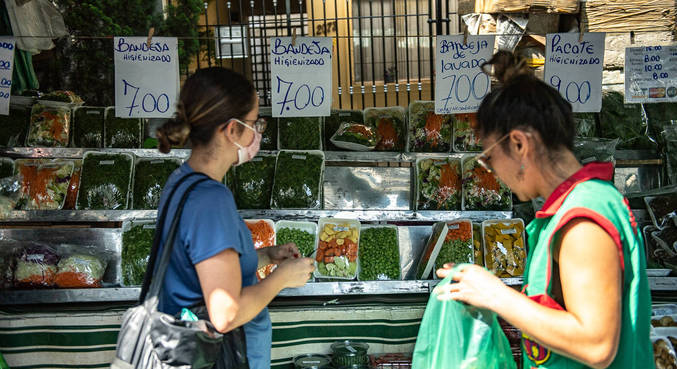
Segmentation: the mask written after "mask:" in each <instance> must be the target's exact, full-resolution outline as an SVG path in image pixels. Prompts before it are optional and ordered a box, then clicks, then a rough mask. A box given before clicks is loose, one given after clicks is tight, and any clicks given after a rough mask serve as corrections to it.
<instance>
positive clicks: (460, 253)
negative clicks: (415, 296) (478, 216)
mask: <svg viewBox="0 0 677 369" xmlns="http://www.w3.org/2000/svg"><path fill="white" fill-rule="evenodd" d="M447 228H448V232H447V235H446V236H445V237H444V242H443V243H442V247H441V248H440V252H439V254H437V258H435V270H437V269H440V268H442V267H443V266H444V264H447V263H454V264H462V263H469V264H473V263H474V262H475V252H474V248H473V231H472V222H471V221H469V220H455V221H452V222H447Z"/></svg>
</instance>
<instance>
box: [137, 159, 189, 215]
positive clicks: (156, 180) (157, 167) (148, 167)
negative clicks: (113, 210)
mask: <svg viewBox="0 0 677 369" xmlns="http://www.w3.org/2000/svg"><path fill="white" fill-rule="evenodd" d="M180 166H181V159H176V158H168V159H149V158H144V159H138V160H137V162H136V165H135V166H134V185H133V191H132V208H133V209H137V210H143V209H157V208H158V204H159V203H160V196H162V189H163V188H164V186H165V183H166V182H167V179H169V176H170V175H171V174H172V173H173V172H174V171H175V170H176V168H178V167H180Z"/></svg>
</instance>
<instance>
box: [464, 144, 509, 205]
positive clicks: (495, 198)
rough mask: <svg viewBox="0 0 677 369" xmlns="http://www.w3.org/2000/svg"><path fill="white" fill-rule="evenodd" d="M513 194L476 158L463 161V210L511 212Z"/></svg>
mask: <svg viewBox="0 0 677 369" xmlns="http://www.w3.org/2000/svg"><path fill="white" fill-rule="evenodd" d="M511 209H512V193H511V192H510V189H509V188H508V186H506V185H505V184H503V182H501V181H500V180H499V179H498V177H496V176H495V175H494V174H493V173H489V172H488V171H487V170H486V169H484V167H482V165H480V164H479V163H478V162H477V160H476V159H475V157H468V158H466V159H464V160H463V210H505V211H508V210H511Z"/></svg>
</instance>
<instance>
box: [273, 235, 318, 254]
mask: <svg viewBox="0 0 677 369" xmlns="http://www.w3.org/2000/svg"><path fill="white" fill-rule="evenodd" d="M276 237H277V244H278V245H284V244H286V243H290V242H293V243H295V244H296V247H298V249H299V251H300V252H301V254H302V255H303V256H304V257H309V256H310V255H312V254H313V251H315V235H313V234H312V233H310V232H307V231H303V230H300V229H297V228H280V229H279V230H278V231H277V234H276Z"/></svg>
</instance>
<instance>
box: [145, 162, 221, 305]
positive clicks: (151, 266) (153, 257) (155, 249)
mask: <svg viewBox="0 0 677 369" xmlns="http://www.w3.org/2000/svg"><path fill="white" fill-rule="evenodd" d="M197 176H201V177H204V178H201V179H200V180H198V181H195V182H194V183H193V184H192V185H191V186H190V187H189V188H188V189H187V190H186V191H185V192H184V194H183V197H182V199H181V200H182V201H181V202H180V203H179V205H178V206H177V208H176V212H175V214H174V220H176V218H177V217H180V214H181V212H182V210H183V203H184V202H185V201H183V200H184V198H187V195H188V193H190V191H192V190H193V188H195V186H196V185H197V183H200V182H204V181H206V180H207V179H209V177H207V175H205V174H203V173H199V172H192V173H189V174H186V175H184V176H183V177H181V178H180V179H179V180H178V181H177V182H176V185H175V186H174V188H173V189H172V191H171V192H170V193H169V196H168V197H167V200H166V201H165V203H164V205H163V207H162V210H161V211H160V214H159V215H160V218H159V219H158V221H157V223H156V225H155V235H154V237H153V246H152V248H151V251H150V258H149V260H148V266H147V267H146V274H145V275H144V278H143V286H142V287H141V294H140V295H139V303H143V302H144V301H145V300H146V296H147V295H148V292H149V288H150V287H151V284H152V281H153V275H154V274H155V273H156V270H155V268H156V262H157V258H158V253H159V251H160V246H161V244H162V235H163V232H164V229H165V221H166V219H167V212H168V211H169V205H170V204H171V203H172V199H173V198H174V195H175V194H176V191H177V190H178V189H179V187H180V186H181V185H182V184H183V183H184V182H186V181H187V180H188V179H189V178H191V177H197ZM173 224H174V222H172V225H173ZM175 231H176V230H172V229H170V231H169V232H170V233H169V234H167V241H169V238H170V236H172V234H171V232H175ZM172 239H173V237H172ZM165 244H169V245H170V246H169V249H170V251H171V249H172V247H173V244H172V243H169V242H165ZM166 250H167V248H165V251H166ZM163 255H164V252H163ZM170 255H171V252H170ZM161 260H163V259H162V258H161ZM168 261H169V260H167V262H168ZM166 268H167V266H165V267H164V269H165V271H166ZM158 277H159V276H158ZM160 279H161V280H162V279H164V272H163V276H162V278H160ZM158 292H159V291H158Z"/></svg>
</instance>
